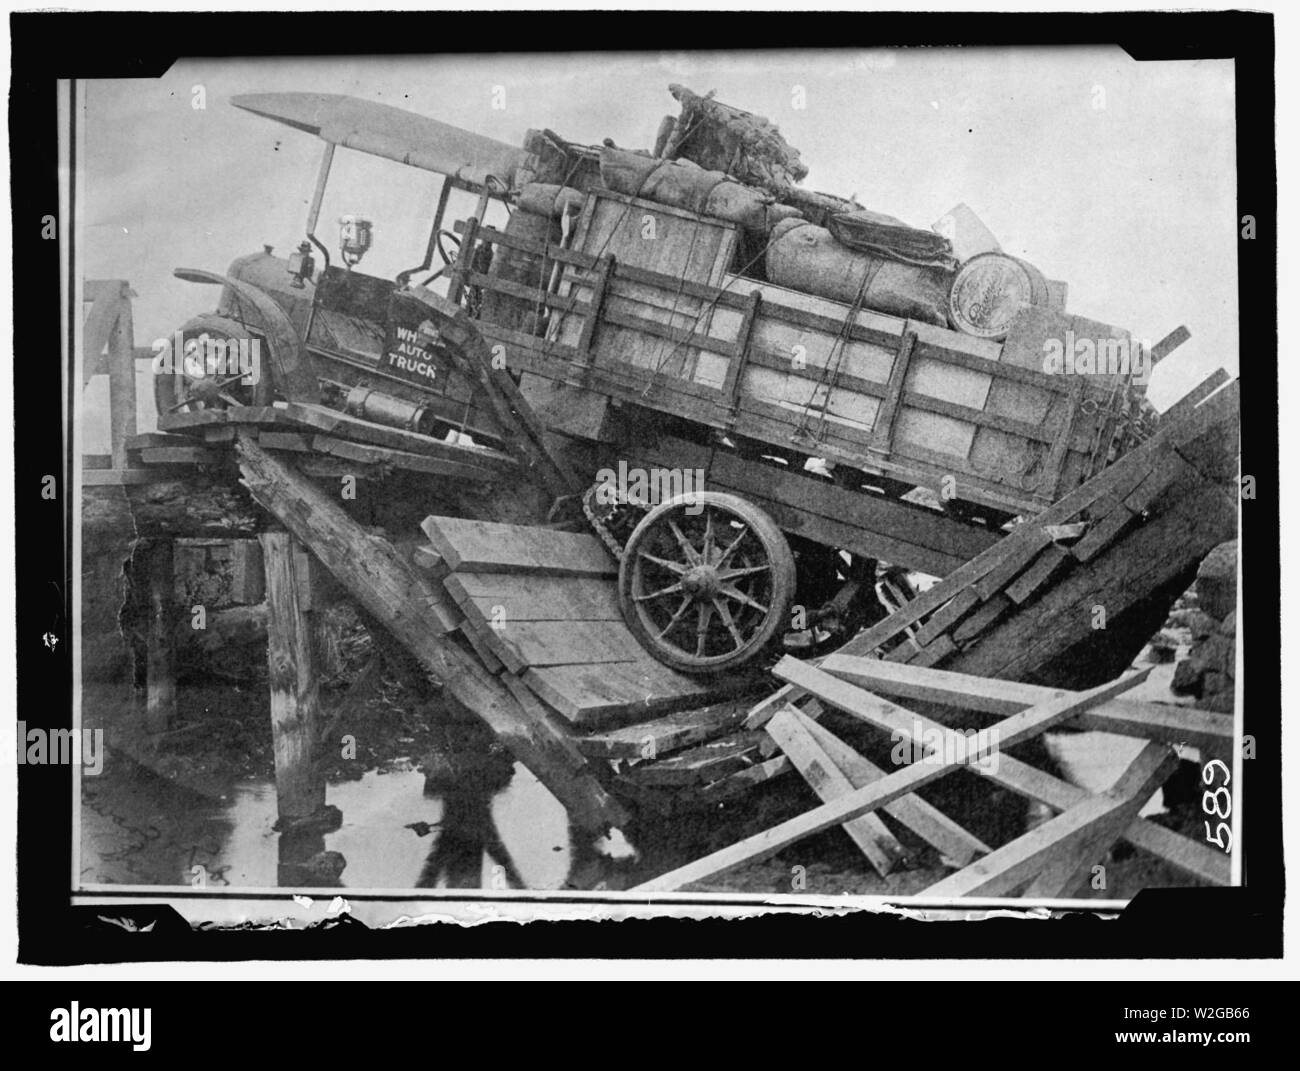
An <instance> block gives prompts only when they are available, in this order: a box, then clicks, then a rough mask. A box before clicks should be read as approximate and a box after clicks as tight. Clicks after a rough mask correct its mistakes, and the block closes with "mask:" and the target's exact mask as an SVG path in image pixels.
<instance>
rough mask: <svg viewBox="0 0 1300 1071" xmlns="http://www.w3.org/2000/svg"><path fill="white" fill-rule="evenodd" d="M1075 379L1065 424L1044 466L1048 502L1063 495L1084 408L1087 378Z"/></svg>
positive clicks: (1068, 395)
mask: <svg viewBox="0 0 1300 1071" xmlns="http://www.w3.org/2000/svg"><path fill="white" fill-rule="evenodd" d="M1073 378H1074V382H1073V383H1071V384H1070V393H1069V394H1067V395H1066V403H1065V423H1064V424H1063V426H1062V427H1061V429H1060V431H1059V433H1058V434H1057V436H1056V439H1055V441H1054V442H1053V443H1052V447H1051V449H1050V450H1049V451H1048V454H1047V462H1046V464H1045V465H1044V466H1043V470H1044V475H1045V477H1046V480H1047V484H1046V491H1047V495H1046V496H1045V497H1046V498H1047V500H1048V501H1051V500H1052V499H1055V498H1056V497H1058V496H1059V495H1060V493H1061V489H1062V483H1063V482H1064V480H1065V463H1066V461H1067V460H1068V457H1069V452H1070V443H1071V440H1072V439H1073V438H1074V432H1075V428H1076V427H1077V426H1078V423H1079V415H1080V411H1081V409H1082V406H1083V390H1084V383H1085V381H1086V379H1087V377H1086V376H1075V377H1073Z"/></svg>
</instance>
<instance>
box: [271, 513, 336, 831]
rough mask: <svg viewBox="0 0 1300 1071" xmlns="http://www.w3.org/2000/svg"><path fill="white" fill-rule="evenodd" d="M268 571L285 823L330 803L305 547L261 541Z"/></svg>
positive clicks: (274, 731)
mask: <svg viewBox="0 0 1300 1071" xmlns="http://www.w3.org/2000/svg"><path fill="white" fill-rule="evenodd" d="M259 539H260V541H261V544H262V558H263V561H264V562H265V567H266V606H267V637H266V639H267V643H266V665H267V678H268V680H269V682H270V686H271V742H272V748H273V751H274V754H275V795H276V805H277V809H278V811H279V816H280V820H281V821H289V820H292V819H296V818H305V817H307V816H308V815H312V814H315V813H316V812H317V811H318V810H320V809H321V808H322V807H323V806H324V805H325V779H324V777H323V776H321V775H320V773H319V772H318V771H317V769H316V765H315V741H316V736H317V733H318V731H319V721H320V696H319V692H318V690H317V678H316V667H315V661H314V659H313V657H312V644H311V626H310V624H309V622H308V614H307V612H306V611H305V609H304V607H303V605H302V590H301V588H302V581H303V579H304V578H303V577H302V575H301V573H302V569H301V565H302V562H301V560H300V558H299V554H300V552H301V545H300V544H298V542H297V540H295V539H294V538H293V536H291V535H290V534H289V533H288V532H265V533H263V534H262V535H261V536H260V537H259Z"/></svg>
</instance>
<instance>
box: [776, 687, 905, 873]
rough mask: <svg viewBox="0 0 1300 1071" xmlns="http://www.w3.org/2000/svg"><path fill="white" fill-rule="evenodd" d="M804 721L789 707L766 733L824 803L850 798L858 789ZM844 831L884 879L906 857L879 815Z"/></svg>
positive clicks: (856, 820)
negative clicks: (779, 746) (814, 736)
mask: <svg viewBox="0 0 1300 1071" xmlns="http://www.w3.org/2000/svg"><path fill="white" fill-rule="evenodd" d="M805 721H808V719H807V718H805V717H804V716H803V715H801V714H800V713H799V712H798V711H797V710H795V709H794V708H793V707H786V708H785V709H784V710H780V711H777V714H776V716H775V717H774V718H773V719H772V720H771V721H770V722H768V723H767V731H768V733H770V734H771V736H772V738H773V739H774V740H775V741H776V742H777V743H778V744H780V745H781V750H782V751H783V752H784V753H785V755H786V757H787V758H789V760H790V761H791V762H792V763H794V768H795V769H796V770H798V771H799V773H800V775H802V777H803V779H804V780H805V781H807V782H808V787H809V788H811V789H812V790H813V791H814V792H815V793H817V796H818V798H819V799H821V800H822V802H824V803H829V802H830V801H832V800H837V799H839V798H840V797H841V796H847V795H848V794H849V793H850V792H852V791H853V790H854V788H855V787H858V786H855V785H854V784H853V782H852V781H850V780H849V778H848V776H847V775H846V774H845V773H844V772H843V771H842V770H841V769H840V768H839V767H838V766H837V765H836V764H835V761H834V760H833V759H832V758H831V757H830V756H829V755H828V754H827V753H826V752H825V751H824V750H823V749H822V748H821V746H820V745H819V744H818V743H817V741H816V740H814V739H813V737H812V735H811V734H810V733H809V732H808V730H807V728H806V726H805V725H804V722H805ZM842 828H843V830H844V832H845V833H847V834H848V835H849V839H850V840H852V841H853V843H854V844H856V845H857V846H858V848H859V849H860V850H861V851H862V854H863V855H865V856H866V857H867V861H868V862H869V863H871V865H872V867H874V868H875V870H876V873H878V874H879V875H880V876H881V877H885V876H886V875H888V874H889V872H890V871H891V870H893V869H894V868H895V867H897V866H898V864H899V863H901V862H902V861H903V858H904V857H905V855H906V854H907V853H906V851H905V850H904V848H903V846H902V845H901V844H900V843H899V842H898V838H897V837H895V836H894V835H893V833H891V832H890V831H889V827H888V826H886V825H885V823H884V822H883V821H882V820H881V819H880V816H879V815H875V814H864V815H862V816H861V817H860V818H854V819H852V820H851V821H848V822H845V823H844V825H843V827H842Z"/></svg>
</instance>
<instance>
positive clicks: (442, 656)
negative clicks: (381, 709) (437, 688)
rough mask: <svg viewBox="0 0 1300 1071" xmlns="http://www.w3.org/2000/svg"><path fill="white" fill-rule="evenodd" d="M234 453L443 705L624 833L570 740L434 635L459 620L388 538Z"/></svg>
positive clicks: (250, 447) (288, 469) (239, 444)
mask: <svg viewBox="0 0 1300 1071" xmlns="http://www.w3.org/2000/svg"><path fill="white" fill-rule="evenodd" d="M234 448H235V455H236V457H237V459H238V461H239V466H240V470H241V472H242V473H243V478H244V483H245V484H246V485H247V486H248V488H249V490H250V491H251V492H252V494H253V496H254V497H255V498H256V499H257V500H258V501H259V502H261V503H262V504H263V505H264V506H266V508H267V509H268V510H270V511H271V512H272V513H273V514H274V515H275V516H276V517H277V518H278V519H279V520H280V521H281V523H283V524H284V525H285V527H286V528H288V529H289V530H290V531H292V532H293V533H294V534H295V535H297V536H298V538H299V539H302V540H303V541H304V542H305V543H307V545H308V546H309V547H310V548H311V550H312V552H313V553H314V554H315V555H316V557H317V558H318V559H319V560H320V561H321V563H322V564H323V565H324V566H325V567H326V568H327V569H329V571H330V572H331V573H333V575H334V576H335V578H336V579H337V580H338V581H339V583H341V584H342V585H343V586H344V587H345V588H346V589H347V590H348V592H349V593H350V594H351V595H352V597H353V598H355V599H356V600H357V601H358V602H359V603H360V604H361V605H362V607H363V608H364V609H365V610H366V611H367V612H369V613H370V614H371V615H372V616H373V617H375V618H376V619H377V620H379V621H380V622H382V623H383V625H384V626H385V628H387V630H388V631H389V632H391V633H392V635H393V636H394V637H395V638H396V639H397V641H398V642H400V643H401V644H402V645H403V646H404V647H405V648H406V649H407V650H409V651H410V652H411V653H412V654H413V655H414V656H415V657H416V659H417V660H418V661H419V662H420V663H421V664H422V665H423V666H424V667H425V669H426V670H427V671H428V672H429V673H430V674H431V675H432V677H433V678H434V679H435V680H436V681H437V682H439V683H440V684H441V685H442V688H443V690H444V692H445V693H446V694H447V695H448V697H449V698H450V699H452V700H453V701H455V702H456V703H457V704H458V705H459V706H460V707H462V708H463V709H465V710H466V711H468V712H469V713H471V714H474V715H475V716H477V717H479V718H480V719H482V720H483V721H484V722H485V723H486V724H487V726H488V727H489V728H490V729H491V730H492V731H493V732H494V733H495V734H496V735H497V737H498V738H499V739H500V740H501V742H502V743H503V744H505V745H506V747H508V748H509V749H510V750H511V752H512V753H513V754H514V755H515V757H516V758H517V759H518V760H519V761H520V762H522V763H523V764H524V765H525V766H527V767H528V768H529V769H530V770H531V771H532V772H533V773H534V774H535V775H536V776H537V778H538V780H540V781H541V782H542V784H543V785H545V786H546V788H547V789H548V790H549V791H550V792H551V794H552V795H553V796H555V797H556V798H557V799H558V800H559V801H560V802H561V803H562V804H564V806H565V807H566V809H567V810H568V811H569V815H570V817H571V819H572V820H573V822H574V824H575V825H576V826H578V827H579V828H580V829H583V830H585V831H587V832H591V833H597V832H603V831H604V830H605V829H607V828H608V827H609V826H619V825H622V824H623V823H624V822H625V821H626V819H627V816H626V813H625V812H624V811H623V808H622V807H621V806H620V805H619V804H618V802H617V801H616V800H615V799H614V798H613V797H611V796H610V795H609V794H608V793H607V792H606V791H605V790H604V788H603V787H601V785H600V784H599V782H597V781H596V780H595V778H594V777H593V776H592V775H591V774H590V773H589V772H588V771H587V770H586V769H585V765H586V760H585V759H584V758H583V757H582V755H581V754H579V752H578V750H577V748H576V747H575V746H574V744H573V742H572V740H571V739H570V738H569V737H568V736H567V735H566V734H563V733H561V732H560V731H559V729H558V728H557V727H555V726H554V725H552V724H551V723H550V722H549V721H548V720H545V719H543V718H540V717H537V716H534V715H531V714H529V713H528V712H527V711H525V710H524V708H523V707H522V706H521V705H520V704H519V702H518V700H517V699H516V698H515V697H514V696H513V695H511V694H510V692H509V691H508V690H507V689H506V687H505V686H504V685H503V684H502V683H501V681H500V680H499V679H498V678H496V677H495V676H493V675H492V674H491V673H490V672H489V671H488V670H487V669H485V668H484V667H483V666H482V664H481V663H480V662H479V661H478V659H477V658H476V657H475V656H474V654H473V653H472V652H471V651H469V650H467V649H466V648H464V647H462V646H460V644H459V642H458V641H456V640H455V639H454V638H453V637H450V636H448V635H447V634H446V633H445V632H441V631H440V628H439V626H437V625H436V624H435V622H436V621H437V617H436V616H435V615H434V613H433V612H432V611H434V610H435V609H436V610H440V611H441V612H443V613H445V614H446V615H447V617H448V618H450V619H451V620H452V621H453V622H454V621H458V620H459V614H458V613H456V612H455V604H454V603H452V602H451V599H450V598H449V597H448V596H447V595H446V594H445V593H439V592H438V591H437V590H435V589H434V588H433V586H432V585H430V584H429V583H428V581H427V580H426V579H425V578H424V577H423V576H422V574H421V573H420V571H419V570H418V569H416V568H415V567H414V566H413V565H411V564H410V563H409V562H407V561H406V559H405V558H403V557H402V556H401V555H400V554H399V553H398V551H397V549H396V548H395V547H394V546H393V545H392V544H391V543H390V542H388V541H387V540H385V539H380V538H376V537H374V536H371V535H370V534H368V533H367V532H366V531H365V529H363V528H362V527H361V526H360V525H359V524H357V523H356V522H355V521H354V520H352V519H351V518H350V517H348V515H347V514H346V513H345V512H344V511H343V509H342V507H340V506H339V505H338V504H337V503H336V502H334V501H332V500H331V499H330V498H329V497H328V496H327V495H326V494H325V493H324V492H323V491H321V490H320V489H319V488H317V487H316V486H315V485H313V484H312V483H311V482H310V481H308V480H306V479H304V478H303V477H302V476H300V475H298V474H297V473H296V472H295V471H294V470H293V467H292V466H290V465H288V464H287V463H285V462H284V461H281V460H279V459H277V458H274V457H272V456H270V455H269V454H268V453H267V452H266V451H265V450H263V449H261V448H260V447H259V446H258V444H257V442H256V440H254V439H250V438H248V437H246V436H245V435H243V434H241V435H239V436H238V437H237V438H236V439H235V445H234Z"/></svg>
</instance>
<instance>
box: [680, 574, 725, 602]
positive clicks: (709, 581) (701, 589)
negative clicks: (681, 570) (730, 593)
mask: <svg viewBox="0 0 1300 1071" xmlns="http://www.w3.org/2000/svg"><path fill="white" fill-rule="evenodd" d="M682 590H683V591H684V592H686V594H687V595H690V596H691V597H692V598H694V599H695V600H696V601H697V602H706V601H708V600H709V599H712V598H713V597H714V596H715V595H717V594H718V593H719V592H721V591H722V581H721V580H719V579H718V571H717V570H716V569H715V568H713V566H711V565H696V566H693V567H692V568H691V569H689V570H687V572H686V574H685V575H684V576H683V577H682Z"/></svg>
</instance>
